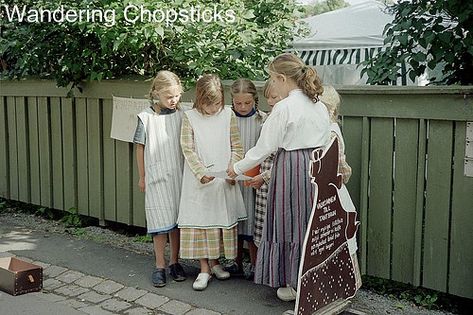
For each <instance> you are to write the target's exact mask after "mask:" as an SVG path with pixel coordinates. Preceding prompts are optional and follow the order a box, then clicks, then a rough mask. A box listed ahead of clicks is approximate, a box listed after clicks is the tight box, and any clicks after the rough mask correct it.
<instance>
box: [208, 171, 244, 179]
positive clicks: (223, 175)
mask: <svg viewBox="0 0 473 315" xmlns="http://www.w3.org/2000/svg"><path fill="white" fill-rule="evenodd" d="M205 175H207V176H213V177H216V178H223V179H231V178H230V177H228V175H227V172H226V171H219V172H207V173H206V174H205ZM252 178H253V177H250V176H246V175H238V176H237V177H235V178H234V180H250V179H252Z"/></svg>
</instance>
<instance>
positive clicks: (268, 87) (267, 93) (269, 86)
mask: <svg viewBox="0 0 473 315" xmlns="http://www.w3.org/2000/svg"><path fill="white" fill-rule="evenodd" d="M273 89H274V82H273V80H271V79H269V80H266V83H265V84H264V87H263V96H264V97H265V98H270V97H271V91H272V90H273Z"/></svg>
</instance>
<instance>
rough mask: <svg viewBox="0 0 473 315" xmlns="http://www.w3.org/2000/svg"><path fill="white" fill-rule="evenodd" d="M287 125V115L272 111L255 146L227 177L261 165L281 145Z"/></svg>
mask: <svg viewBox="0 0 473 315" xmlns="http://www.w3.org/2000/svg"><path fill="white" fill-rule="evenodd" d="M287 124H288V123H287V113H286V112H285V111H275V110H274V111H273V113H271V115H269V116H268V119H266V121H265V123H264V124H263V128H262V129H261V134H260V137H259V139H258V141H257V142H256V145H255V146H254V147H253V148H251V149H250V150H248V152H246V154H245V158H244V159H243V160H241V161H239V162H238V163H236V164H235V165H234V166H233V167H234V170H231V172H229V176H235V175H239V174H243V173H244V172H246V171H247V170H249V169H251V168H252V167H254V166H256V165H258V164H261V162H263V160H264V159H265V158H266V157H268V156H269V155H270V154H271V153H272V152H275V151H277V150H278V148H279V147H280V146H281V145H282V143H283V139H284V134H285V133H286V128H287Z"/></svg>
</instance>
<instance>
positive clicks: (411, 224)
mask: <svg viewBox="0 0 473 315" xmlns="http://www.w3.org/2000/svg"><path fill="white" fill-rule="evenodd" d="M418 132H419V128H418V121H417V120H410V119H409V120H407V119H398V120H396V137H395V145H394V148H395V166H394V172H395V173H394V196H393V197H394V199H393V207H394V208H393V209H394V211H393V232H392V234H393V238H392V279H393V280H396V281H399V282H404V283H413V279H414V244H415V242H414V237H415V228H416V226H415V223H416V220H415V218H416V211H415V210H416V209H415V203H416V184H417V181H416V178H417V163H416V161H417V146H415V145H413V141H415V140H416V139H418V137H419V135H418Z"/></svg>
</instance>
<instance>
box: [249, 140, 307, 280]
mask: <svg viewBox="0 0 473 315" xmlns="http://www.w3.org/2000/svg"><path fill="white" fill-rule="evenodd" d="M312 151H313V149H301V150H294V151H286V150H284V149H279V151H278V152H277V154H276V157H275V158H274V165H273V169H272V173H271V180H270V183H269V192H268V201H267V209H266V211H267V212H266V220H265V222H264V226H263V233H262V234H263V235H262V239H261V243H260V246H259V248H258V258H257V262H256V270H255V283H258V284H265V285H268V286H271V287H276V288H277V287H283V286H286V285H290V286H292V287H293V288H297V281H298V272H299V262H300V259H301V255H302V246H303V242H304V237H305V233H306V230H307V224H308V222H309V218H310V213H311V210H312V205H313V202H314V191H315V189H314V186H313V184H311V182H310V177H309V167H310V154H311V152H312Z"/></svg>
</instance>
